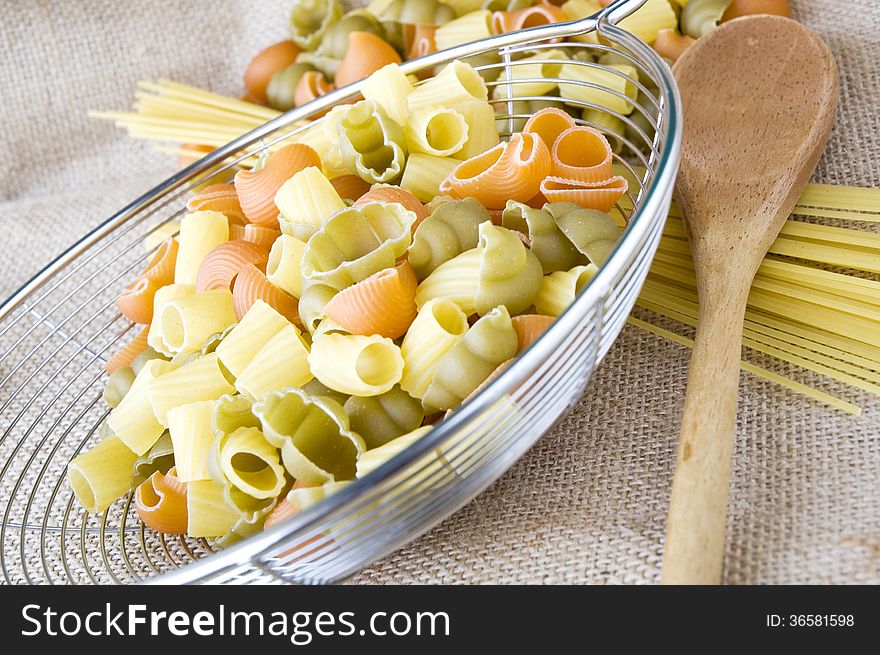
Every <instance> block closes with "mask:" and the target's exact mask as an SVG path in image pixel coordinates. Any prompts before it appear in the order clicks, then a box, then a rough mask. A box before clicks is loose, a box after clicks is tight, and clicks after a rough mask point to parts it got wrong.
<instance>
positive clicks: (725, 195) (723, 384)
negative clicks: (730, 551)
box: [662, 16, 838, 584]
mask: <svg viewBox="0 0 880 655" xmlns="http://www.w3.org/2000/svg"><path fill="white" fill-rule="evenodd" d="M673 71H674V73H675V76H676V79H677V81H678V85H679V89H680V91H681V97H682V106H683V110H684V134H683V139H682V160H681V168H680V170H679V175H678V181H677V185H676V196H677V199H678V202H679V205H680V207H681V209H682V212H683V214H684V218H685V225H686V227H687V230H688V240H689V241H690V246H691V254H692V255H693V260H694V268H695V271H696V279H697V292H698V293H699V298H700V312H699V325H698V327H697V334H696V342H695V344H694V351H693V355H692V358H691V364H690V372H689V379H688V386H687V393H686V396H685V406H684V416H683V418H682V425H681V434H680V437H679V446H678V456H677V465H676V471H675V478H674V480H673V485H672V497H671V501H670V511H669V522H668V526H667V536H666V544H665V553H664V560H663V572H662V581H663V582H664V583H691V584H693V583H707V584H716V583H718V582H719V581H720V578H721V567H722V557H723V553H724V527H725V515H726V509H727V495H728V486H729V480H730V466H731V455H732V450H733V435H734V431H735V427H736V401H737V387H738V384H739V363H740V358H741V348H742V346H741V344H742V330H743V317H744V315H745V309H746V301H747V299H748V294H749V289H750V288H751V284H752V280H753V278H754V276H755V273H756V271H757V269H758V266H760V264H761V261H762V260H763V258H764V256H765V255H766V254H767V250H768V249H769V248H770V245H771V244H772V243H773V241H774V240H775V239H776V237H777V235H778V234H779V230H780V229H781V228H782V225H783V224H784V223H785V220H786V219H787V218H788V216H789V214H790V213H791V211H792V209H793V208H794V206H795V203H796V201H797V198H798V197H799V196H800V195H801V193H802V192H803V190H804V187H805V186H806V184H807V182H808V181H809V179H810V175H811V174H812V172H813V170H814V169H815V167H816V163H817V162H818V161H819V157H820V156H821V154H822V152H823V150H824V149H825V144H826V142H827V140H828V135H829V133H830V131H831V126H832V124H833V122H834V115H835V112H836V108H837V97H838V81H837V68H836V66H835V64H834V59H833V58H832V56H831V53H830V52H829V51H828V48H827V46H826V45H825V43H824V42H823V41H822V40H821V39H820V38H819V37H818V36H816V35H815V34H814V33H813V32H811V31H810V30H808V29H807V28H805V27H803V26H802V25H800V24H799V23H796V22H795V21H792V20H789V19H787V18H782V17H779V16H749V17H744V18H738V19H736V20H733V21H730V22H729V23H724V24H722V25H721V26H719V27H718V28H717V29H715V30H713V31H712V32H710V33H709V34H708V35H706V36H705V37H703V38H701V39H699V40H698V41H697V42H696V43H695V44H694V45H693V46H691V47H690V48H689V49H688V50H687V51H686V52H685V54H684V55H683V56H682V57H681V58H680V59H679V60H678V61H677V62H676V65H675V67H674V69H673Z"/></svg>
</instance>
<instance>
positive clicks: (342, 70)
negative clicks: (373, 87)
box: [333, 32, 400, 88]
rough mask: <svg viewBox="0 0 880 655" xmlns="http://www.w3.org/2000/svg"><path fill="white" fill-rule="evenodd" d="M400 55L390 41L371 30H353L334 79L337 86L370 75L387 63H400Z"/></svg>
mask: <svg viewBox="0 0 880 655" xmlns="http://www.w3.org/2000/svg"><path fill="white" fill-rule="evenodd" d="M399 63H400V55H398V54H397V51H396V50H395V49H394V48H392V47H391V46H390V45H389V44H388V42H386V41H384V40H383V39H380V38H379V37H378V36H376V35H375V34H371V33H370V32H351V33H350V34H349V35H348V49H347V50H346V51H345V56H344V57H343V58H342V61H341V62H339V68H337V69H336V76H335V77H334V79H333V81H334V83H335V84H336V87H337V88H340V87H343V86H346V85H348V84H352V83H354V82H357V81H358V80H362V79H364V78H365V77H368V76H369V75H371V74H372V73H375V72H376V71H377V70H379V69H380V68H382V67H383V66H386V65H387V64H399Z"/></svg>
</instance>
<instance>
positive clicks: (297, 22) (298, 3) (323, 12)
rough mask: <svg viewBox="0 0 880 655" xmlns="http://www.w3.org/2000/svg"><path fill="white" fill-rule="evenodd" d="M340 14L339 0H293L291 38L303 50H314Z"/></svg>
mask: <svg viewBox="0 0 880 655" xmlns="http://www.w3.org/2000/svg"><path fill="white" fill-rule="evenodd" d="M341 16H342V7H341V6H340V4H339V0H293V7H292V9H291V10H290V31H291V38H292V39H293V41H294V43H296V44H297V45H298V46H299V47H300V48H302V49H303V50H314V49H315V48H316V47H317V46H318V44H319V43H320V42H321V39H322V38H323V36H324V33H325V32H326V31H327V29H328V28H329V27H330V26H331V25H333V23H335V22H336V21H338V20H339V18H340V17H341Z"/></svg>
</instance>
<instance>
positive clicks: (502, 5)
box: [482, 0, 535, 11]
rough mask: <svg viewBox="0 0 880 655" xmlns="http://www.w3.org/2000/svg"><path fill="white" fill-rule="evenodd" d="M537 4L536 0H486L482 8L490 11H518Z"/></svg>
mask: <svg viewBox="0 0 880 655" xmlns="http://www.w3.org/2000/svg"><path fill="white" fill-rule="evenodd" d="M534 4H535V0H485V2H483V5H482V8H483V9H488V10H490V11H516V10H517V9H526V8H527V7H531V6H532V5H534Z"/></svg>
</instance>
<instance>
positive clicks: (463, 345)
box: [422, 305, 519, 410]
mask: <svg viewBox="0 0 880 655" xmlns="http://www.w3.org/2000/svg"><path fill="white" fill-rule="evenodd" d="M518 343H519V342H518V341H517V337H516V330H514V329H513V324H512V323H511V321H510V314H509V313H508V311H507V308H505V307H504V306H503V305H501V306H499V307H496V308H494V309H493V310H491V311H490V312H488V313H486V314H485V315H484V316H483V317H482V318H480V320H478V321H477V322H476V323H474V325H473V327H471V329H470V330H468V331H467V334H465V335H464V338H463V339H462V340H461V341H459V342H458V343H457V344H455V345H454V346H453V347H452V348H451V349H450V350H449V351H448V352H447V353H446V354H445V355H443V357H442V358H441V359H440V363H439V364H438V365H437V370H436V371H435V372H434V377H433V378H432V380H431V384H430V385H429V386H428V390H427V391H426V392H425V397H424V398H423V400H422V402H423V404H424V406H425V407H426V408H430V409H431V410H448V409H455V408H456V407H458V406H459V405H460V404H461V403H462V401H463V400H464V399H465V398H467V397H468V396H469V395H470V394H471V393H473V391H474V390H475V389H476V388H477V387H479V386H480V384H482V383H483V382H484V381H485V380H486V378H488V377H489V375H490V374H491V373H492V371H494V370H495V369H496V368H498V366H500V365H501V364H502V363H503V362H506V361H507V360H508V359H510V358H512V357H515V356H516V351H517V347H518Z"/></svg>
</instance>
